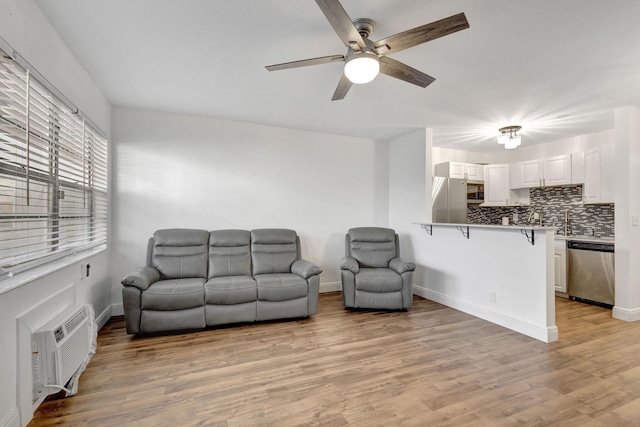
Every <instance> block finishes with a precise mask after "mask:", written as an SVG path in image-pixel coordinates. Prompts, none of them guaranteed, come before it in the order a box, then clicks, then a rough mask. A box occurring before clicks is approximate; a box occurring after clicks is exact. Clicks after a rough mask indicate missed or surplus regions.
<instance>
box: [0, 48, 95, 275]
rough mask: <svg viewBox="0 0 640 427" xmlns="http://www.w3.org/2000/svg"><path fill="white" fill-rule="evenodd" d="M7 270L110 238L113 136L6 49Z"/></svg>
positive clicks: (1, 173) (3, 234) (1, 177)
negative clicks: (110, 139) (110, 143)
mask: <svg viewBox="0 0 640 427" xmlns="http://www.w3.org/2000/svg"><path fill="white" fill-rule="evenodd" d="M0 55H1V56H0V275H6V274H7V273H10V272H14V271H20V270H23V269H25V268H28V267H29V266H32V265H35V264H39V263H42V262H44V261H48V260H51V259H53V258H56V257H60V256H63V255H65V254H69V253H73V252H76V251H79V250H82V249H86V248H89V247H92V246H97V245H100V244H104V243H106V240H107V141H106V139H105V138H104V137H102V136H101V134H100V133H99V131H98V130H97V129H94V128H93V127H92V126H91V125H90V123H88V120H85V119H83V118H82V117H81V116H80V115H78V114H75V112H74V111H71V109H70V108H68V107H67V106H66V105H65V104H64V103H63V102H62V101H61V100H60V99H58V98H57V97H56V96H55V95H54V94H53V93H52V92H51V91H50V90H48V89H47V88H46V87H45V86H44V85H42V84H41V83H39V82H38V81H36V79H35V78H33V76H32V75H31V74H30V72H29V71H27V70H26V69H24V68H23V67H21V66H20V65H19V64H17V63H16V62H15V61H13V60H12V59H10V58H7V55H5V54H4V52H2V51H0Z"/></svg>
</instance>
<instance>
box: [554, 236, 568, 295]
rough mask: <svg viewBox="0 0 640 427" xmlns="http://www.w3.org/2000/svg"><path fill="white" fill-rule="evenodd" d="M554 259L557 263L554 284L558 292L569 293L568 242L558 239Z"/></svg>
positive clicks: (555, 243) (555, 242) (555, 244)
mask: <svg viewBox="0 0 640 427" xmlns="http://www.w3.org/2000/svg"><path fill="white" fill-rule="evenodd" d="M553 260H554V264H555V277H554V285H555V288H556V292H561V293H563V294H566V293H567V242H566V241H564V240H563V239H556V240H555V241H554V248H553Z"/></svg>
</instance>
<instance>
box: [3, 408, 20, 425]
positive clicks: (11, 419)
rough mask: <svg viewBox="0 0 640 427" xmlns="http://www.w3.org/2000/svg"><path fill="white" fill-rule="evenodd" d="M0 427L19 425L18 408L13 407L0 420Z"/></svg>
mask: <svg viewBox="0 0 640 427" xmlns="http://www.w3.org/2000/svg"><path fill="white" fill-rule="evenodd" d="M0 427H20V413H19V412H18V408H13V409H12V410H11V411H9V413H8V414H7V415H5V417H4V418H3V419H2V420H0Z"/></svg>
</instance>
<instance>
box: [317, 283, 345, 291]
mask: <svg viewBox="0 0 640 427" xmlns="http://www.w3.org/2000/svg"><path fill="white" fill-rule="evenodd" d="M341 290H342V283H340V282H325V283H320V293H323V292H336V291H341Z"/></svg>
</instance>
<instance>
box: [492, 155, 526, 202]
mask: <svg viewBox="0 0 640 427" xmlns="http://www.w3.org/2000/svg"><path fill="white" fill-rule="evenodd" d="M509 166H510V165H508V164H496V165H485V166H484V203H483V204H481V205H480V206H520V205H528V204H529V200H530V199H529V189H527V188H523V189H512V188H511V186H510V184H509V181H510V172H509Z"/></svg>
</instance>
